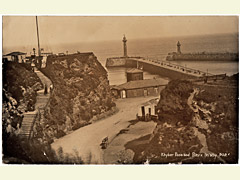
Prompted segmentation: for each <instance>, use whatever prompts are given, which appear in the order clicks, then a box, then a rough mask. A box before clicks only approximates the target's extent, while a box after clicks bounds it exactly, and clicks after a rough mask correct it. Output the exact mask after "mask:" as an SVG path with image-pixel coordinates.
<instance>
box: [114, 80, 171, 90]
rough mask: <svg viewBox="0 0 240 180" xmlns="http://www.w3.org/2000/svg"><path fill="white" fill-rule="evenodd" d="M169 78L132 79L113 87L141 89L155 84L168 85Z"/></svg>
mask: <svg viewBox="0 0 240 180" xmlns="http://www.w3.org/2000/svg"><path fill="white" fill-rule="evenodd" d="M167 83H168V80H165V79H144V80H137V81H130V82H127V83H124V84H121V85H118V86H115V87H112V88H113V89H118V90H122V89H140V88H147V87H155V86H165V85H167Z"/></svg>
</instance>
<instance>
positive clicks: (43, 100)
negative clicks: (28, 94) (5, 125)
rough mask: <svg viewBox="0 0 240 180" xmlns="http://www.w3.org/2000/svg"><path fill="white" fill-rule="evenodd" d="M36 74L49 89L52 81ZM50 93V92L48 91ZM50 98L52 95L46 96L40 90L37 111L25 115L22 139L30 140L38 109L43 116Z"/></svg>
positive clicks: (38, 73)
mask: <svg viewBox="0 0 240 180" xmlns="http://www.w3.org/2000/svg"><path fill="white" fill-rule="evenodd" d="M35 73H36V74H37V76H38V77H39V78H40V80H41V81H42V83H43V84H44V85H45V84H46V85H47V86H48V88H49V87H50V84H51V81H50V80H49V79H48V78H47V77H46V76H44V75H43V74H42V73H41V72H40V71H35ZM48 92H49V90H48ZM49 98H50V95H49V94H47V95H44V90H43V89H42V90H39V91H38V92H37V98H36V104H35V109H36V110H35V111H33V112H26V113H24V114H23V115H24V118H23V121H22V125H21V128H20V132H19V135H20V136H21V137H24V138H29V135H30V133H31V127H32V125H33V122H34V119H35V117H36V114H37V113H38V109H39V113H40V114H41V115H43V113H44V107H45V106H46V104H47V102H48V100H49Z"/></svg>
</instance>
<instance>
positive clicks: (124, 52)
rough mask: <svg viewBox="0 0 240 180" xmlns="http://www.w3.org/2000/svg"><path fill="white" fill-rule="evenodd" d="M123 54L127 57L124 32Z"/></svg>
mask: <svg viewBox="0 0 240 180" xmlns="http://www.w3.org/2000/svg"><path fill="white" fill-rule="evenodd" d="M122 41H123V56H124V57H127V56H128V55H127V38H126V37H125V34H124V36H123V40H122Z"/></svg>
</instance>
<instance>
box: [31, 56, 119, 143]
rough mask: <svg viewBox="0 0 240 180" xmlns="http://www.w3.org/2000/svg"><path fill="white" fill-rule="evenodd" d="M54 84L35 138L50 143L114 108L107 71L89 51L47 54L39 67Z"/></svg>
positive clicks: (38, 123)
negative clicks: (45, 65) (45, 59)
mask: <svg viewBox="0 0 240 180" xmlns="http://www.w3.org/2000/svg"><path fill="white" fill-rule="evenodd" d="M42 71H43V73H44V74H45V75H46V76H47V77H49V78H50V79H51V80H52V82H53V86H54V90H53V92H52V94H51V97H50V104H49V108H48V110H47V111H46V113H45V115H44V118H43V119H42V120H41V122H37V126H36V130H37V131H36V133H35V137H36V138H38V139H41V140H43V141H44V142H48V143H51V142H52V141H53V139H55V138H60V137H62V136H64V135H65V134H67V133H69V132H70V131H72V130H75V129H78V128H80V127H82V126H85V125H87V124H89V123H91V120H94V119H97V117H98V115H99V114H102V113H104V112H106V111H109V110H111V109H112V107H115V104H114V102H113V99H112V96H111V91H110V86H109V83H108V79H107V72H106V70H105V69H104V68H103V67H102V65H101V64H100V63H99V62H98V60H97V58H96V57H95V56H94V54H93V53H81V54H80V53H79V54H73V55H68V56H61V57H59V56H58V57H53V56H51V57H48V59H47V67H46V68H45V69H44V70H42Z"/></svg>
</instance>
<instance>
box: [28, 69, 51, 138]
mask: <svg viewBox="0 0 240 180" xmlns="http://www.w3.org/2000/svg"><path fill="white" fill-rule="evenodd" d="M39 71H40V70H39ZM40 72H42V71H40ZM42 73H43V72H42ZM43 74H44V73H43ZM44 76H46V75H45V74H44ZM46 77H47V76H46ZM47 78H48V77H47ZM48 79H49V80H50V78H48ZM50 81H51V80H50ZM51 83H52V81H51ZM53 91H54V86H53V89H52V93H53ZM49 93H51V92H49ZM49 103H50V96H49V98H48V101H47V103H46V104H45V106H44V107H43V108H42V109H43V110H44V111H45V110H46V108H47V107H48V105H49ZM40 115H41V113H40V108H39V107H38V112H37V113H36V115H35V117H34V119H33V122H32V125H31V129H30V133H29V136H28V140H30V139H31V136H32V133H33V128H34V125H35V123H36V120H37V118H38V116H40Z"/></svg>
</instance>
